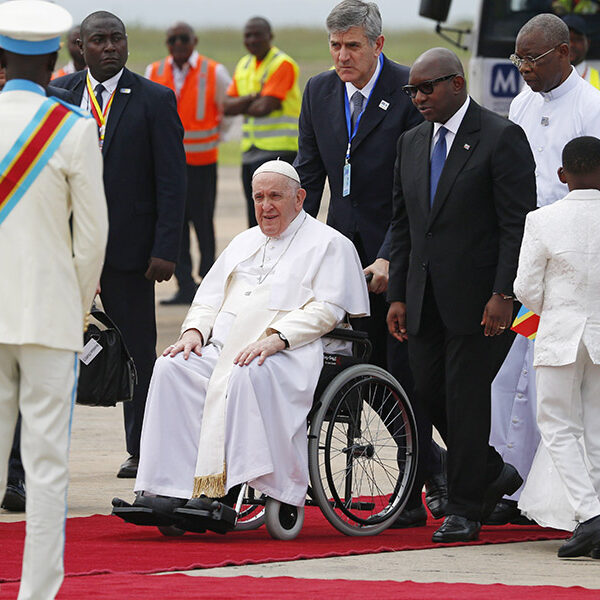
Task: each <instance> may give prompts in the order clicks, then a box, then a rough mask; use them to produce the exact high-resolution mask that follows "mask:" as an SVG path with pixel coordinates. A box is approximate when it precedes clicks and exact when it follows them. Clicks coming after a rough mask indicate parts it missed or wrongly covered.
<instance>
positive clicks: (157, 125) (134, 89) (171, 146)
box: [52, 11, 186, 478]
mask: <svg viewBox="0 0 600 600" xmlns="http://www.w3.org/2000/svg"><path fill="white" fill-rule="evenodd" d="M79 44H80V47H81V51H82V53H83V57H84V59H85V62H86V64H87V66H88V68H87V69H86V70H84V71H79V72H78V73H74V74H72V75H67V76H65V77H61V78H59V79H55V80H54V81H53V82H52V84H53V85H55V86H57V87H62V88H66V89H68V90H71V91H72V96H73V99H72V102H73V103H75V104H78V105H79V106H81V107H82V108H84V109H86V110H89V111H90V112H92V114H93V115H94V117H95V118H96V121H97V122H98V127H99V138H100V143H101V146H102V155H103V157H104V187H105V192H106V199H107V202H108V217H109V234H108V246H107V249H106V262H105V265H104V270H103V272H102V277H101V279H100V285H101V292H100V297H101V299H102V304H103V306H104V309H105V310H106V312H107V313H108V314H109V315H110V317H111V318H112V319H113V320H114V322H115V323H116V325H117V326H118V327H119V329H120V330H121V332H122V333H123V336H124V338H125V343H126V345H127V347H128V349H129V351H130V352H131V354H132V356H133V359H134V361H135V365H136V368H137V374H138V383H137V386H136V388H135V392H134V397H133V401H132V402H127V403H125V404H124V413H125V435H126V441H127V451H128V453H129V457H128V458H127V460H126V461H125V462H124V463H123V464H122V465H121V468H120V470H119V473H118V477H131V478H133V477H135V476H136V473H137V462H138V456H139V444H140V435H141V430H142V419H143V416H144V406H145V402H146V393H147V391H148V384H149V382H150V376H151V375H152V368H153V365H154V361H155V359H156V353H155V352H156V318H155V310H154V282H155V281H164V280H168V279H170V278H171V276H172V275H173V272H174V270H175V261H176V260H177V256H178V251H179V243H180V235H181V231H182V227H183V214H184V203H185V187H186V179H185V177H186V174H185V153H184V150H183V127H182V125H181V121H180V120H179V116H178V114H177V104H176V100H175V95H174V94H173V92H172V91H171V90H170V89H168V88H166V87H164V86H162V85H159V84H156V83H153V82H151V81H149V80H147V79H145V78H144V77H141V76H139V75H136V74H135V73H132V72H131V71H129V70H128V69H126V68H125V63H126V62H127V55H128V51H127V34H126V32H125V26H124V25H123V23H122V21H121V20H120V19H119V18H118V17H117V16H115V15H113V14H111V13H109V12H104V11H99V12H95V13H92V14H91V15H89V16H87V17H86V18H85V19H84V20H83V22H82V24H81V40H80V41H79Z"/></svg>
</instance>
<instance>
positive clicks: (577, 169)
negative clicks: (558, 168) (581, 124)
mask: <svg viewBox="0 0 600 600" xmlns="http://www.w3.org/2000/svg"><path fill="white" fill-rule="evenodd" d="M562 166H563V168H564V169H565V171H568V172H569V173H573V174H575V175H583V174H585V173H590V172H591V171H594V170H596V169H597V168H598V167H600V140H599V139H598V138H596V137H592V136H591V135H584V136H582V137H578V138H575V139H573V140H571V141H570V142H569V143H568V144H567V145H566V146H565V147H564V148H563V151H562Z"/></svg>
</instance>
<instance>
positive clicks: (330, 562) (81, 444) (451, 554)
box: [0, 167, 600, 598]
mask: <svg viewBox="0 0 600 600" xmlns="http://www.w3.org/2000/svg"><path fill="white" fill-rule="evenodd" d="M245 214H246V211H245V205H244V200H243V196H242V191H241V184H240V180H239V170H238V169H237V168H231V167H229V168H221V169H220V170H219V196H218V200H217V211H216V218H215V224H216V233H217V244H218V250H219V251H220V250H222V249H223V248H224V247H225V245H226V244H227V243H228V241H229V240H230V239H231V238H232V237H233V236H234V235H235V234H236V233H238V232H240V231H242V230H243V229H244V228H245V226H246V221H245V219H246V217H245ZM195 258H196V259H197V251H196V256H195ZM174 292H175V284H174V282H172V281H171V282H166V283H162V284H159V285H157V289H156V294H157V316H158V332H159V335H158V349H159V350H162V349H163V348H164V347H166V346H167V345H168V344H169V343H171V341H172V340H174V339H176V337H177V336H178V333H179V326H180V324H181V322H182V320H183V317H184V316H185V313H186V310H187V309H186V307H163V306H160V305H159V304H158V301H159V300H160V299H162V298H167V297H169V296H170V295H172V294H173V293H174ZM70 456H71V458H70V469H71V477H70V486H69V513H68V514H69V516H70V517H74V516H86V515H92V514H108V513H110V510H111V504H110V501H111V498H112V497H113V496H120V497H122V498H133V494H132V486H133V481H132V480H127V479H117V478H116V476H115V474H116V472H117V469H118V467H119V464H120V463H121V462H122V460H124V458H125V457H126V453H125V444H124V436H123V424H122V414H121V408H120V407H116V408H97V407H93V408H92V407H83V406H77V407H76V408H75V415H74V420H73V437H72V443H71V455H70ZM23 518H24V515H22V514H10V513H7V512H5V511H2V510H0V522H8V521H17V520H22V519H23ZM327 526H328V525H327ZM229 535H235V533H234V534H229ZM67 543H68V541H67ZM282 543H284V542H282ZM559 545H560V541H546V542H527V543H514V544H494V545H488V546H470V547H462V548H455V547H452V548H436V549H431V550H413V551H403V552H388V553H382V554H371V555H363V556H349V557H341V558H327V559H315V560H301V561H293V562H282V563H269V564H264V565H251V566H246V567H224V568H219V569H205V570H197V571H192V572H188V574H189V575H199V576H222V577H228V576H236V575H252V576H257V577H276V576H284V575H287V576H292V577H308V578H332V579H333V578H342V579H367V580H390V579H392V580H397V581H403V580H407V579H410V580H412V581H418V582H433V581H443V582H449V583H452V582H467V583H481V584H488V583H505V584H509V585H558V586H572V585H580V586H584V587H588V588H593V589H599V590H600V560H599V561H594V560H592V559H587V558H582V559H573V560H559V559H558V558H557V557H556V551H557V549H558V547H559ZM5 551H6V549H5ZM599 598H600V591H599Z"/></svg>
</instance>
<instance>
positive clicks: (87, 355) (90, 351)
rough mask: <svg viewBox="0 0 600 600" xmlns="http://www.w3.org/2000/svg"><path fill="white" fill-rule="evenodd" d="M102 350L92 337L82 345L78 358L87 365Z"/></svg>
mask: <svg viewBox="0 0 600 600" xmlns="http://www.w3.org/2000/svg"><path fill="white" fill-rule="evenodd" d="M100 352H102V346H101V345H100V344H99V343H98V342H97V341H96V340H94V339H91V340H90V341H89V342H88V343H87V344H86V345H85V346H84V347H83V351H82V353H81V354H80V355H79V360H80V361H81V362H82V363H83V364H84V365H89V364H90V363H91V362H92V361H93V360H94V358H96V356H98V354H100Z"/></svg>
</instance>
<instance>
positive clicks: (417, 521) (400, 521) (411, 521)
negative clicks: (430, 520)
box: [390, 504, 427, 529]
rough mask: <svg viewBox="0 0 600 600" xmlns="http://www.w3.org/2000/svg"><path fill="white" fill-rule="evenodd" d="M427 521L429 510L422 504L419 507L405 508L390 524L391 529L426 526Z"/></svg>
mask: <svg viewBox="0 0 600 600" xmlns="http://www.w3.org/2000/svg"><path fill="white" fill-rule="evenodd" d="M426 523H427V511H426V510H425V507H424V506H423V505H422V504H421V506H418V507H417V508H405V509H404V510H403V511H402V512H401V513H400V514H399V515H398V516H397V517H396V520H395V521H394V522H393V523H392V524H391V525H390V529H407V528H408V527H424V526H425V524H426Z"/></svg>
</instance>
